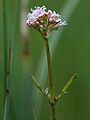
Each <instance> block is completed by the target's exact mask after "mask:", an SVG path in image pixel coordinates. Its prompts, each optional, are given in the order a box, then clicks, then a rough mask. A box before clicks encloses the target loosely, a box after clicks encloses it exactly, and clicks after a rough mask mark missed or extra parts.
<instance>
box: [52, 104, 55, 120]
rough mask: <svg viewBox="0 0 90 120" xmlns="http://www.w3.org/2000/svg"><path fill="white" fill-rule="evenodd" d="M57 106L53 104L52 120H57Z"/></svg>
mask: <svg viewBox="0 0 90 120" xmlns="http://www.w3.org/2000/svg"><path fill="white" fill-rule="evenodd" d="M55 106H56V104H53V105H52V106H51V120H56V110H55Z"/></svg>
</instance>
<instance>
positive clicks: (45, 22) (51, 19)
mask: <svg viewBox="0 0 90 120" xmlns="http://www.w3.org/2000/svg"><path fill="white" fill-rule="evenodd" d="M26 24H27V25H28V26H29V27H31V28H34V29H36V30H38V31H39V32H40V33H41V34H42V37H43V38H44V40H45V45H46V53H47V65H48V80H49V84H50V93H49V90H48V89H45V90H44V89H43V87H42V86H41V85H40V84H39V83H38V81H37V80H36V78H35V77H34V76H33V75H32V78H33V82H34V84H35V86H36V87H37V88H38V89H39V90H40V91H41V92H42V94H43V95H44V96H46V97H47V99H48V101H49V104H50V111H51V120H56V114H55V106H56V102H57V101H58V99H59V98H61V96H62V95H63V94H64V93H66V90H67V88H68V87H69V86H70V84H71V83H72V82H73V80H74V79H75V78H76V76H77V74H76V73H75V74H74V75H73V76H72V77H71V78H70V79H69V81H68V82H67V83H66V85H65V86H64V88H63V89H62V90H61V92H60V93H59V94H58V95H57V96H56V95H55V89H54V82H53V79H52V69H51V56H50V49H49V43H48V37H49V35H50V33H51V31H52V30H56V29H59V28H60V27H61V26H64V25H67V23H66V21H62V20H61V16H60V15H59V14H58V13H56V12H55V11H51V10H47V11H46V7H45V6H42V7H35V9H34V10H33V9H31V12H29V13H28V15H27V20H26Z"/></svg>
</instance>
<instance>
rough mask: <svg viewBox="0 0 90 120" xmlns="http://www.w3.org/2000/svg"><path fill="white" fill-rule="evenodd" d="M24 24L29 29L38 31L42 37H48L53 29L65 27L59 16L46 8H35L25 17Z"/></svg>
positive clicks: (64, 22)
mask: <svg viewBox="0 0 90 120" xmlns="http://www.w3.org/2000/svg"><path fill="white" fill-rule="evenodd" d="M26 23H27V25H28V26H29V27H33V28H35V29H37V30H38V31H40V32H41V33H42V34H43V35H46V34H47V35H49V34H50V32H51V31H52V30H54V29H58V28H60V27H61V26H64V25H67V23H66V21H62V20H61V16H60V15H59V14H58V13H56V12H55V11H51V10H48V11H46V7H45V6H42V7H38V6H37V7H35V9H34V10H33V9H31V12H29V13H28V15H27V20H26Z"/></svg>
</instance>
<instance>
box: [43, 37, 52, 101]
mask: <svg viewBox="0 0 90 120" xmlns="http://www.w3.org/2000/svg"><path fill="white" fill-rule="evenodd" d="M45 45H46V53H47V64H48V79H49V82H50V96H51V100H52V101H53V100H54V82H53V80H52V71H51V56H50V49H49V44H48V39H45Z"/></svg>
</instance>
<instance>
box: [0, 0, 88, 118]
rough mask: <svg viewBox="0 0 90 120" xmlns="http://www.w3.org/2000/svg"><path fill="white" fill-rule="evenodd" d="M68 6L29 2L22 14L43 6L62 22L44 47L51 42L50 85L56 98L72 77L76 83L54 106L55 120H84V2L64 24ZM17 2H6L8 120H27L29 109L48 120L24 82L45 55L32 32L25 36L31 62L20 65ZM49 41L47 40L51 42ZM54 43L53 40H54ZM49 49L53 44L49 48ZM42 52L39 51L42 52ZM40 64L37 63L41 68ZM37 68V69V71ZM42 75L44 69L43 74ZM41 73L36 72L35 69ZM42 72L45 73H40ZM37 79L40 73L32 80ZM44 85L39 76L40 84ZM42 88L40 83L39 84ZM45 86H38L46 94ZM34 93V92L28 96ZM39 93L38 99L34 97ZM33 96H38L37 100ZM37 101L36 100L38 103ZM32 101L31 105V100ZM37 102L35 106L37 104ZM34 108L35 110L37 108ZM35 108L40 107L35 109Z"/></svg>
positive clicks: (0, 75) (0, 72)
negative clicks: (9, 43) (9, 48)
mask: <svg viewBox="0 0 90 120" xmlns="http://www.w3.org/2000/svg"><path fill="white" fill-rule="evenodd" d="M68 1H70V0H67V1H66V0H61V1H58V2H57V3H56V1H53V2H52V0H49V1H38V0H37V1H33V0H30V1H29V4H28V8H27V11H28V10H29V9H30V8H31V7H32V8H33V7H34V6H37V5H38V6H39V5H40V6H42V5H45V6H47V7H48V8H50V9H52V10H56V11H57V12H59V11H60V10H61V12H60V13H61V14H62V18H63V19H64V20H66V19H67V22H68V26H66V27H65V28H64V29H61V30H62V31H63V34H62V36H61V32H60V33H59V31H58V32H55V36H54V37H53V39H52V40H51V41H50V44H52V43H54V41H57V42H56V43H57V45H56V47H55V48H53V49H55V50H54V51H53V79H54V80H55V87H56V92H57V93H58V91H59V90H60V89H61V88H62V87H63V86H64V85H65V83H66V81H67V80H68V78H69V77H70V76H71V75H72V74H73V73H74V72H77V73H78V76H79V77H78V79H77V81H75V82H74V83H73V84H72V86H71V87H70V89H69V91H68V93H67V94H66V95H65V96H64V97H63V98H61V101H60V102H59V103H58V104H57V118H58V120H76V119H77V120H85V119H86V120H90V114H89V111H90V107H89V106H90V95H89V90H90V81H89V79H90V74H89V72H90V63H89V62H90V34H89V31H90V25H89V21H90V16H89V15H88V14H87V13H88V12H89V11H90V7H89V4H90V1H89V0H87V1H84V0H80V2H79V3H78V5H77V6H76V8H75V9H74V11H73V12H72V14H70V16H69V18H67V17H64V16H65V15H67V13H68V11H69V10H72V4H75V3H74V2H75V1H76V0H75V1H71V3H72V4H70V5H69V6H68V8H66V9H65V11H66V13H63V9H62V8H63V7H64V6H65V4H66V3H67V2H68ZM20 2H22V1H18V0H16V1H14V2H13V1H12V0H9V2H8V0H6V13H7V19H6V21H7V40H8V41H9V40H11V41H12V56H11V64H12V66H11V78H10V89H11V92H10V93H11V94H10V120H29V119H31V120H33V106H34V107H35V112H36V114H37V116H38V118H39V120H44V119H45V120H46V119H47V120H49V108H48V102H47V101H46V100H45V99H44V97H42V95H41V94H40V93H39V92H38V91H37V90H36V88H34V87H33V85H32V82H31V81H32V80H31V78H30V74H31V70H32V73H36V74H37V67H38V63H39V60H40V59H41V57H42V56H44V55H45V53H43V55H42V51H44V50H43V49H44V42H43V40H42V38H41V36H40V34H39V33H38V32H37V31H35V30H29V33H30V36H29V37H30V50H31V51H30V53H31V57H30V59H29V60H28V61H25V60H24V59H23V57H22V39H21V38H22V36H21V31H20V23H19V22H20V9H21V8H20ZM2 12H3V11H2V1H1V0H0V120H2V119H3V118H2V117H3V98H4V82H5V81H4V59H3V58H4V56H3V55H4V51H3V49H4V47H3V24H2V23H3V19H2ZM51 38H52V37H51ZM57 38H58V39H57ZM54 45H55V44H54ZM44 52H45V51H44ZM45 61H46V59H44V61H41V64H43V62H45ZM40 67H41V68H42V66H41V65H40ZM43 69H44V68H43ZM40 70H41V71H42V69H40ZM44 72H47V70H45V71H44ZM40 77H41V72H40V73H38V75H37V78H38V79H39V78H40ZM44 79H46V77H45V76H44V78H43V80H44ZM41 83H43V81H41ZM47 85H48V82H47V81H45V82H44V85H43V86H44V88H46V87H47ZM33 90H34V91H33ZM36 92H37V93H39V94H36ZM37 95H38V96H37ZM40 97H41V99H40ZM32 98H34V100H32ZM38 98H39V100H40V101H39V103H38ZM37 103H38V104H37ZM40 106H41V107H40ZM42 111H43V112H42Z"/></svg>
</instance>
